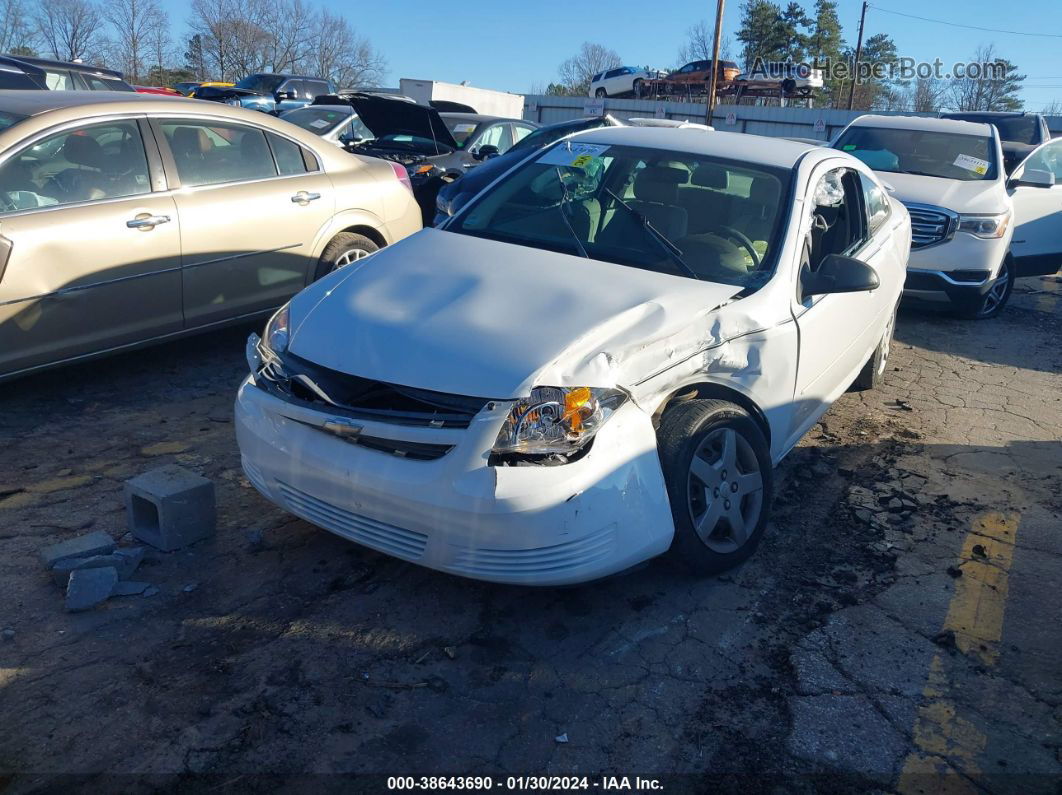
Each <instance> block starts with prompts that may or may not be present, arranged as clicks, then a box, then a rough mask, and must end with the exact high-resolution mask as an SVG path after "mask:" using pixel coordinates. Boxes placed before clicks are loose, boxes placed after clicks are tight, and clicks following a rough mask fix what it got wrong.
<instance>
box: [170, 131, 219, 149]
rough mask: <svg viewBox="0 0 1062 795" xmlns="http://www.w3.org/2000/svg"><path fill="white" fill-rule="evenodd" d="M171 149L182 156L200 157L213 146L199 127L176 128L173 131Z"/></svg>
mask: <svg viewBox="0 0 1062 795" xmlns="http://www.w3.org/2000/svg"><path fill="white" fill-rule="evenodd" d="M172 143H173V148H174V149H175V150H177V151H178V152H180V153H181V154H182V155H201V154H203V153H205V152H209V151H210V150H211V149H212V148H213V146H214V144H213V142H212V141H211V140H210V137H209V136H208V135H207V134H206V130H204V129H202V128H201V127H177V128H176V129H175V130H174V131H173V141H172Z"/></svg>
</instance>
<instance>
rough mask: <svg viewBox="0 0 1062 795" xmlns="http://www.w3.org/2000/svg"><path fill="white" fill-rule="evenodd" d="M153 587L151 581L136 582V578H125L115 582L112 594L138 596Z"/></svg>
mask: <svg viewBox="0 0 1062 795" xmlns="http://www.w3.org/2000/svg"><path fill="white" fill-rule="evenodd" d="M150 587H151V583H149V582H136V581H135V580H123V581H121V582H116V583H115V584H114V590H113V591H111V596H138V595H140V594H142V593H144V591H146V590H147V589H148V588H150Z"/></svg>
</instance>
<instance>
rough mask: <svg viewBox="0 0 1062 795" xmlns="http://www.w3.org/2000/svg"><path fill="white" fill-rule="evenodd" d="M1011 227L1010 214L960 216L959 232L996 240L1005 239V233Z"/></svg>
mask: <svg viewBox="0 0 1062 795" xmlns="http://www.w3.org/2000/svg"><path fill="white" fill-rule="evenodd" d="M1008 226H1010V213H1009V212H1005V213H1000V214H999V215H960V216H959V231H960V232H969V233H970V234H971V235H975V236H976V237H985V238H995V237H1003V233H1004V232H1006V231H1007V227H1008Z"/></svg>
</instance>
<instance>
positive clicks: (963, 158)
mask: <svg viewBox="0 0 1062 795" xmlns="http://www.w3.org/2000/svg"><path fill="white" fill-rule="evenodd" d="M954 165H955V166H956V167H957V168H965V169H966V170H967V171H972V172H973V173H975V174H979V175H982V176H983V175H984V174H985V173H987V172H988V165H989V163H988V161H987V160H982V159H981V158H979V157H971V156H970V155H959V156H958V157H957V158H955V163H954Z"/></svg>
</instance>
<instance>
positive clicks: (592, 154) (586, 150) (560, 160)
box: [535, 141, 609, 168]
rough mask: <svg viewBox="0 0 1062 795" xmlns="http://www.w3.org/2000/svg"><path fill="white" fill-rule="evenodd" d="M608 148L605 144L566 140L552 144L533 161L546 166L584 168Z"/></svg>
mask: <svg viewBox="0 0 1062 795" xmlns="http://www.w3.org/2000/svg"><path fill="white" fill-rule="evenodd" d="M608 149H609V147H608V145H607V144H580V143H574V142H571V141H566V142H564V143H561V144H557V145H556V146H554V147H553V148H552V149H550V150H549V151H548V152H546V153H545V154H544V155H542V157H540V158H539V159H538V160H537V161H535V162H537V163H544V164H545V165H548V166H571V167H573V168H586V166H587V165H589V164H590V162H591V161H592V160H593V159H594V158H597V157H601V156H602V155H603V154H604V153H605V152H607V151H608Z"/></svg>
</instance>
